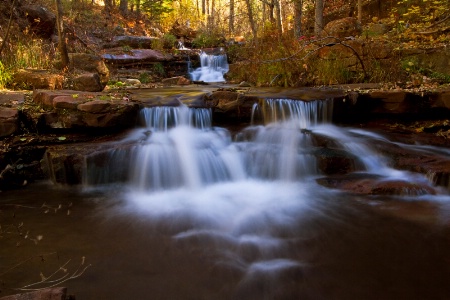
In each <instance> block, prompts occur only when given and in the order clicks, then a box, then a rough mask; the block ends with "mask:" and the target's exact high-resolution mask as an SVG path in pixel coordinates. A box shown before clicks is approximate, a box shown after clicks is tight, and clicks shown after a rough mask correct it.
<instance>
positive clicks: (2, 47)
mask: <svg viewBox="0 0 450 300" xmlns="http://www.w3.org/2000/svg"><path fill="white" fill-rule="evenodd" d="M15 4H16V0H14V1H13V2H12V4H11V13H10V14H9V21H8V27H6V33H5V37H4V38H3V41H2V46H1V47H0V58H1V57H2V52H3V49H4V48H5V45H6V43H7V42H8V38H9V32H10V31H11V24H12V18H13V14H14V5H15Z"/></svg>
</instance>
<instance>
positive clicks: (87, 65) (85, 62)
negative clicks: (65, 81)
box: [69, 53, 109, 90]
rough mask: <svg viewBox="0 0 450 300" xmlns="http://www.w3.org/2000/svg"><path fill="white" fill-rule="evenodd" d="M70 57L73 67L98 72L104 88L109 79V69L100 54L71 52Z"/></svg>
mask: <svg viewBox="0 0 450 300" xmlns="http://www.w3.org/2000/svg"><path fill="white" fill-rule="evenodd" d="M69 59H70V63H71V66H72V68H73V69H77V70H82V71H86V72H89V73H97V74H98V76H99V77H100V83H101V85H103V88H104V87H105V86H106V84H107V83H108V81H109V69H108V67H107V66H106V64H105V62H104V61H103V59H102V58H101V57H100V56H98V55H93V54H87V53H69ZM103 88H102V89H101V90H103Z"/></svg>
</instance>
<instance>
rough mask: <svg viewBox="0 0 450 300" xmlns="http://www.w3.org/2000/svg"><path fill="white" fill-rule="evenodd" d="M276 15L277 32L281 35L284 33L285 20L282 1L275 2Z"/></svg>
mask: <svg viewBox="0 0 450 300" xmlns="http://www.w3.org/2000/svg"><path fill="white" fill-rule="evenodd" d="M275 14H276V22H277V30H278V33H279V34H280V35H281V34H282V33H283V20H282V19H281V7H280V0H275Z"/></svg>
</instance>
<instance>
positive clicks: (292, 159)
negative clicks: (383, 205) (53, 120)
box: [84, 99, 429, 191]
mask: <svg viewBox="0 0 450 300" xmlns="http://www.w3.org/2000/svg"><path fill="white" fill-rule="evenodd" d="M331 112H332V101H331V100H317V101H294V100H288V99H267V100H265V101H263V102H262V104H255V105H254V107H253V116H252V122H253V125H251V126H249V127H247V128H245V129H243V130H241V131H240V132H239V133H237V134H235V136H232V135H231V134H230V132H229V131H228V130H226V129H224V128H218V127H213V126H212V111H211V110H210V109H208V108H188V107H187V106H185V105H180V106H177V107H150V108H144V109H142V111H141V124H142V126H143V128H140V129H137V130H136V131H135V132H134V133H133V134H132V135H131V136H130V138H129V140H130V141H134V142H132V143H130V142H129V143H126V144H125V145H124V146H123V147H116V148H114V150H111V151H109V152H107V154H105V153H101V154H93V155H92V156H90V157H87V158H86V171H85V180H84V181H85V183H86V185H95V184H105V183H111V182H117V181H122V182H128V183H129V184H130V185H131V186H133V187H134V188H136V189H137V190H141V191H161V190H167V189H169V190H172V189H198V188H204V187H206V186H209V185H212V184H217V183H233V182H239V181H248V180H257V181H259V180H263V181H267V180H269V181H279V182H298V181H299V180H302V181H308V180H313V179H315V178H317V177H318V176H321V175H324V174H323V166H320V165H321V161H323V157H324V155H325V156H326V154H327V153H328V152H330V151H334V152H338V153H340V154H342V155H341V156H343V157H344V158H345V159H346V160H347V161H351V163H349V164H350V165H351V168H353V169H354V170H357V171H359V172H365V173H370V174H372V175H377V176H381V177H385V178H387V179H389V180H407V181H408V180H413V181H417V180H419V181H420V183H421V184H422V183H424V184H429V182H428V181H429V180H428V179H426V178H421V177H420V176H418V175H412V174H410V173H408V172H406V171H399V170H394V169H392V168H391V167H389V161H388V159H387V158H386V157H384V156H383V155H381V154H379V153H377V152H376V151H374V150H373V149H371V147H370V146H369V142H368V141H369V140H372V141H373V140H375V141H376V140H382V139H383V137H381V136H377V135H375V134H373V133H369V132H365V131H364V130H357V129H344V128H339V127H337V126H334V125H332V124H331ZM259 124H261V125H259ZM324 143H325V144H327V145H329V146H326V147H323V146H322V145H321V144H324ZM97 155H101V156H102V157H104V156H105V155H106V156H107V158H104V159H103V160H105V159H106V161H109V163H107V164H106V167H105V165H102V166H101V167H100V168H98V167H97V166H96V165H95V164H94V163H91V162H93V161H95V160H96V156H97ZM419 177H420V178H419Z"/></svg>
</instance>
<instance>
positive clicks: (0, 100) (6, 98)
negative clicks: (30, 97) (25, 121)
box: [0, 92, 25, 106]
mask: <svg viewBox="0 0 450 300" xmlns="http://www.w3.org/2000/svg"><path fill="white" fill-rule="evenodd" d="M24 101H25V94H24V93H21V92H8V93H0V105H2V106H3V105H5V106H10V105H17V104H22V103H23V102H24Z"/></svg>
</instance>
